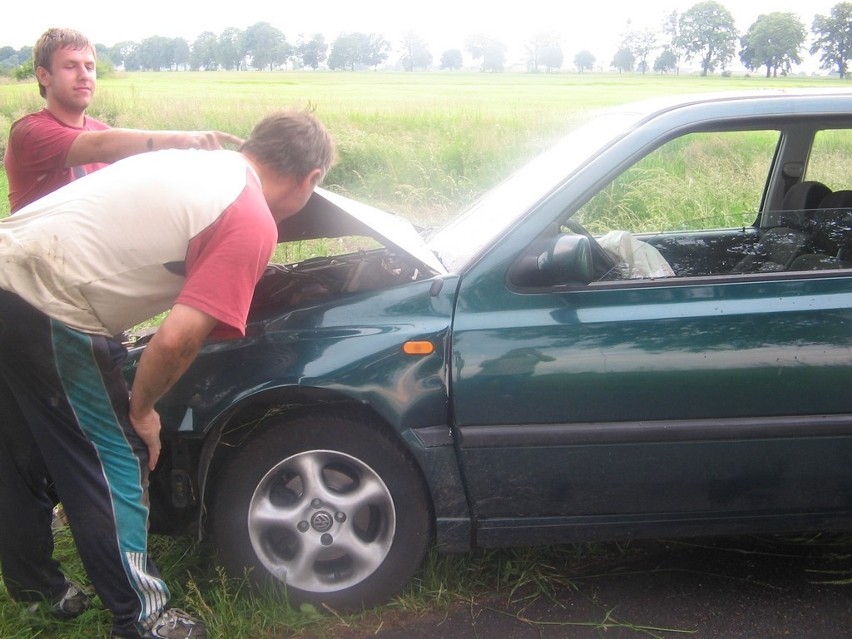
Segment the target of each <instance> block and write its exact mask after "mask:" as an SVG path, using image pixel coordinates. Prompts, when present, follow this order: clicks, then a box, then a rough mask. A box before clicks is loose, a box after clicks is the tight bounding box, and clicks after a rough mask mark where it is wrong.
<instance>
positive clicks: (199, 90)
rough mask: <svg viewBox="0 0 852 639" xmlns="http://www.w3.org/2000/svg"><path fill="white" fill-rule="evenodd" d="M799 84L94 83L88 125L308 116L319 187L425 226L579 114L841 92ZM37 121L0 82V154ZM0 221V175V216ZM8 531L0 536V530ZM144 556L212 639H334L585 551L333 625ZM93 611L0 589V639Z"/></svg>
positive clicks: (564, 576) (601, 78)
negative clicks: (320, 157) (21, 126)
mask: <svg viewBox="0 0 852 639" xmlns="http://www.w3.org/2000/svg"><path fill="white" fill-rule="evenodd" d="M844 84H845V83H842V82H840V81H838V80H834V79H828V78H812V77H798V76H796V77H789V78H778V79H766V78H762V77H753V78H745V77H739V78H722V77H708V78H700V77H695V76H683V77H680V76H664V77H663V76H650V75H649V76H640V75H614V74H612V75H611V74H605V75H604V74H601V75H597V74H584V75H577V74H564V75H545V74H539V75H533V74H529V75H528V74H524V75H513V74H499V75H488V74H453V73H446V74H444V73H429V74H393V73H167V72H166V73H140V74H126V75H123V74H117V75H115V76H113V77H108V78H103V79H101V81H100V84H99V88H98V93H97V95H96V97H95V101H94V104H93V106H92V109H91V110H90V113H91V115H93V116H94V117H97V118H99V119H103V120H105V121H106V122H108V123H109V124H111V125H113V126H121V127H135V128H156V129H221V130H226V131H231V132H233V133H236V134H238V135H246V134H247V133H248V132H249V131H250V129H251V127H252V125H253V124H254V123H255V122H256V121H257V120H258V119H260V118H261V117H262V116H263V115H265V114H266V113H268V112H270V111H272V110H275V109H277V108H281V107H304V106H306V105H312V106H313V107H315V109H316V112H317V114H318V116H319V117H320V118H321V119H322V120H323V121H324V122H325V123H326V124H327V126H328V127H329V128H330V129H331V131H332V132H333V134H334V135H335V137H336V139H337V141H338V144H339V150H340V162H339V164H338V165H337V166H336V167H335V169H334V170H333V171H332V173H331V174H330V175H329V178H328V180H327V182H326V186H328V187H329V188H331V189H333V190H336V191H339V192H343V193H346V194H349V195H352V196H355V197H357V198H360V199H363V200H365V201H368V202H370V203H373V204H375V205H377V206H380V207H383V208H387V209H389V210H393V211H396V212H399V213H401V214H403V215H405V216H406V217H409V218H410V219H412V220H413V221H415V222H416V223H419V224H421V225H424V226H431V225H435V224H439V223H441V222H442V221H444V220H446V219H447V218H449V217H451V216H452V215H454V214H455V213H456V212H457V211H458V210H459V209H461V208H463V207H464V206H465V205H467V204H468V203H469V202H470V201H471V200H473V199H474V198H476V197H477V196H478V195H479V194H480V193H482V192H483V191H484V190H486V189H488V188H489V187H491V186H493V185H494V184H495V183H496V182H498V181H499V180H501V179H502V178H503V177H504V176H505V175H506V174H507V173H508V172H509V171H511V170H512V169H513V168H515V167H516V166H518V165H519V164H521V163H522V162H523V161H524V160H526V159H527V158H529V157H530V156H531V155H533V154H535V153H537V152H538V151H540V150H541V149H542V148H544V147H546V146H547V145H548V144H549V143H551V142H552V141H553V140H554V139H555V138H557V137H558V136H560V135H562V134H563V133H565V132H566V131H568V130H569V129H570V128H572V127H574V126H576V124H577V123H578V122H580V121H581V120H582V119H583V118H584V117H586V115H587V114H588V113H589V112H590V111H591V110H593V109H596V108H599V107H604V106H609V105H613V104H616V103H623V102H628V101H632V100H636V99H642V98H646V97H652V96H656V95H662V94H672V93H696V92H707V91H722V90H725V91H726V90H736V89H744V88H761V87H779V86H784V87H792V86H843V85H844ZM41 106H42V102H41V99H40V98H39V96H38V92H37V90H36V89H35V86H34V84H33V83H32V82H28V83H10V82H6V83H5V84H4V83H0V153H2V152H3V151H5V144H6V140H7V138H8V129H9V125H10V124H11V123H12V122H13V121H14V120H15V119H16V118H18V117H20V116H22V115H24V114H25V113H27V112H30V111H33V110H36V109H38V108H40V107H41ZM7 213H8V202H7V197H6V180H5V175H0V217H2V216H3V215H5V214H7ZM4 525H8V524H4ZM57 543H58V551H59V554H60V556H61V557H62V560H63V562H64V564H65V566H66V568H67V569H68V571H69V574H70V575H71V576H73V577H75V578H79V579H81V580H82V581H84V582H85V575H84V574H83V571H82V568H81V567H80V564H79V561H78V560H77V558H76V554H75V552H74V547H73V542H72V540H71V537H70V534H69V533H68V531H67V530H61V531H59V532H58V535H57ZM152 543H153V546H152V554H153V555H154V556H155V558H156V559H157V561H158V563H159V564H160V567H161V569H162V570H163V572H164V576H165V577H166V579H167V581H168V583H169V584H170V586H171V587H172V588H173V594H174V595H175V603H176V604H177V605H179V606H181V607H185V608H188V609H190V610H192V611H194V612H196V613H199V614H201V615H202V616H203V617H204V618H205V619H206V620H207V621H208V623H209V624H210V627H211V637H228V638H229V639H245V638H252V639H271V638H273V637H291V636H303V637H334V636H339V635H338V633H342V632H343V630H345V629H348V628H351V627H353V626H358V625H359V624H362V625H363V624H367V625H369V624H380V623H381V619H382V616H383V615H386V614H388V615H390V614H393V613H394V612H395V611H397V610H408V611H420V610H424V609H441V608H442V607H446V606H447V605H449V604H450V603H453V602H456V601H459V600H464V599H465V598H468V597H471V596H474V595H475V594H476V593H477V592H482V591H485V590H490V591H494V590H497V591H505V592H506V593H509V595H508V596H511V593H512V592H514V591H515V590H516V589H518V588H519V587H521V586H523V587H525V589H526V590H525V592H527V593H529V592H532V593H534V594H535V593H537V592H546V591H547V589H548V588H549V587H550V585H552V584H556V583H559V584H560V585H564V584H565V583H567V582H568V580H570V570H571V565H572V564H573V563H576V562H579V561H582V560H583V558H584V557H586V556H587V555H588V554H589V553H597V552H612V547H607V549H606V550H601V549H599V548H596V547H592V546H585V545H584V546H565V547H560V548H558V549H546V550H540V551H530V550H524V551H514V552H509V551H507V552H501V553H477V554H472V555H470V556H453V557H443V556H438V555H432V556H431V557H430V558H429V561H428V562H427V565H426V567H425V568H424V569H423V571H421V573H420V574H419V575H418V577H417V579H415V581H414V582H413V583H412V584H411V586H410V587H409V588H408V589H407V591H406V592H405V593H403V594H402V595H401V596H400V597H399V598H398V599H396V600H394V601H393V602H391V603H389V604H388V605H387V606H385V607H383V608H382V609H379V610H377V611H370V612H365V613H363V614H362V615H353V616H347V617H340V616H338V615H336V614H334V613H333V612H332V611H318V610H314V609H310V608H306V609H302V610H293V609H291V608H289V607H288V606H287V605H286V602H285V601H284V600H283V599H282V598H281V597H280V596H279V595H276V594H274V593H271V594H257V593H252V592H249V591H248V589H247V588H246V586H245V584H244V583H243V582H242V581H241V580H239V579H228V578H226V577H224V576H222V575H221V574H220V573H219V572H218V571H217V570H216V569H215V567H214V566H212V565H211V563H210V561H209V560H208V555H207V553H206V550H205V549H204V548H203V546H199V545H197V544H195V543H194V542H193V541H192V540H189V539H177V540H174V539H166V538H158V537H155V538H154V539H153V542H152ZM108 628H109V616H108V615H107V614H106V613H105V612H103V611H102V610H100V609H97V610H93V611H91V612H89V613H87V614H86V615H84V617H82V618H81V619H79V620H77V621H75V622H71V623H66V624H58V623H56V622H54V621H52V620H51V619H49V618H48V617H46V616H44V615H43V614H41V613H29V612H27V611H26V610H24V609H23V608H21V607H20V606H18V605H16V604H14V603H13V602H11V601H10V600H9V598H8V596H7V595H6V594H5V591H3V590H0V636H2V637H4V638H6V639H25V638H26V639H31V638H32V637H36V636H37V637H41V638H43V639H53V638H59V637H63V638H67V639H84V638H86V639H91V638H92V637H102V636H105V634H106V633H107V631H108Z"/></svg>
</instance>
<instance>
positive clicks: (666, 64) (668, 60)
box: [654, 49, 677, 73]
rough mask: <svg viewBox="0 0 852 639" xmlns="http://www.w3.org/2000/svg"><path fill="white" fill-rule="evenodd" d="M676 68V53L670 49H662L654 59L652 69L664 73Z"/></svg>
mask: <svg viewBox="0 0 852 639" xmlns="http://www.w3.org/2000/svg"><path fill="white" fill-rule="evenodd" d="M675 69H677V54H676V53H675V52H674V51H672V50H671V49H664V50H663V52H662V53H661V54H660V55H658V56H657V59H656V60H654V71H656V72H658V73H665V72H666V71H674V70H675Z"/></svg>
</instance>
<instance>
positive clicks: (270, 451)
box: [211, 413, 433, 611]
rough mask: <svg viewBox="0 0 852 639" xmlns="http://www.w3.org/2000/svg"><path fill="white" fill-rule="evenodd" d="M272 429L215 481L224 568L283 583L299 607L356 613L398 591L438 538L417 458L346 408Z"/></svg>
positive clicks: (215, 526) (216, 531)
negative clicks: (435, 537)
mask: <svg viewBox="0 0 852 639" xmlns="http://www.w3.org/2000/svg"><path fill="white" fill-rule="evenodd" d="M264 426H265V428H263V429H262V430H260V431H258V432H256V433H255V434H254V435H253V436H252V438H251V439H250V440H249V441H248V442H247V443H245V444H244V445H243V446H242V447H241V448H240V449H239V451H238V453H237V454H236V455H235V456H234V457H233V459H232V460H231V462H230V463H229V464H228V466H227V468H226V469H225V470H224V472H223V473H222V474H221V475H220V480H219V481H218V482H217V489H216V491H215V496H214V499H213V503H212V509H211V519H212V536H213V541H214V544H215V546H216V549H217V551H218V555H219V559H220V562H221V563H222V565H223V566H224V567H225V569H226V570H227V571H228V572H229V574H231V575H234V576H243V575H245V574H248V577H249V579H250V580H251V581H252V582H253V583H255V584H263V585H268V584H270V583H272V584H273V585H276V586H282V585H284V586H285V587H286V592H287V596H288V600H289V601H290V602H291V603H292V604H301V603H311V604H314V605H318V606H319V605H321V606H329V607H331V608H333V609H335V610H344V611H345V610H356V609H360V608H362V607H369V606H373V605H377V604H380V603H383V602H384V601H386V600H387V599H389V598H390V597H392V596H394V595H395V594H397V593H398V592H399V590H401V589H402V587H403V586H404V585H405V584H406V583H407V582H408V581H409V580H410V579H411V577H412V576H413V574H414V573H415V572H416V571H417V569H418V568H419V567H420V565H421V563H422V561H423V558H424V556H425V554H426V551H427V549H428V547H429V544H430V542H431V539H432V521H433V518H432V512H431V507H430V501H429V499H428V496H427V491H426V488H425V483H424V481H423V479H422V476H421V474H420V471H419V468H418V467H417V465H416V464H415V462H414V460H413V458H412V456H411V455H410V453H409V452H408V451H407V450H406V449H405V448H404V447H403V445H402V444H401V443H400V442H399V441H398V440H396V439H393V438H392V437H390V436H388V435H387V434H385V432H384V431H383V430H382V429H381V428H379V427H377V426H376V425H374V424H371V423H370V422H369V421H366V420H362V419H357V418H353V417H352V416H349V415H342V414H339V413H331V414H329V413H326V414H321V415H319V416H318V415H310V414H302V415H300V416H297V417H285V416H280V417H273V418H271V419H268V420H266V423H265V424H264ZM246 571H248V572H246Z"/></svg>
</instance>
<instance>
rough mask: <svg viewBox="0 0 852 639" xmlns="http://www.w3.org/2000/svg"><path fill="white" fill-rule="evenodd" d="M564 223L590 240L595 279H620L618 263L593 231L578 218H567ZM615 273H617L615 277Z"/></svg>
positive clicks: (570, 229) (566, 226)
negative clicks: (578, 220)
mask: <svg viewBox="0 0 852 639" xmlns="http://www.w3.org/2000/svg"><path fill="white" fill-rule="evenodd" d="M562 224H563V226H564V227H565V228H567V229H568V230H569V231H571V232H572V233H576V234H577V235H582V236H584V237H585V238H587V239H588V240H589V245H590V247H591V251H592V268H593V271H594V275H595V280H603V279H619V278H618V276H617V274H618V272H619V271H618V269H617V268H616V267H617V266H618V264H617V263H616V261H615V260H614V259H613V258H612V255H610V254H609V252H608V251H607V250H606V249H605V248H604V247H603V246H601V245H600V244H598V241H597V240H596V239H595V238H594V237H592V234H591V233H589V232H588V231H587V230H586V229H585V228H583V226H582V225H581V224H580V223H579V222H577V221H576V220H570V219H569V220H565V221H564V222H563V223H562ZM613 275H615V277H613Z"/></svg>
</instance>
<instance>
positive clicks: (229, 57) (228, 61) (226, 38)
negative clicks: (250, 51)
mask: <svg viewBox="0 0 852 639" xmlns="http://www.w3.org/2000/svg"><path fill="white" fill-rule="evenodd" d="M244 38H245V33H243V32H242V31H241V30H240V29H237V28H236V27H228V28H227V29H225V30H224V31H222V33H220V34H219V37H218V38H216V56H215V57H216V62H217V63H218V65H219V66H220V67H222V68H223V69H225V70H227V71H231V70H233V69H241V68H242V63H243V59H244V58H245V47H244V46H243V39H244Z"/></svg>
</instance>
